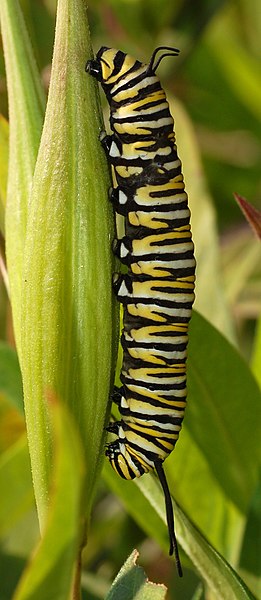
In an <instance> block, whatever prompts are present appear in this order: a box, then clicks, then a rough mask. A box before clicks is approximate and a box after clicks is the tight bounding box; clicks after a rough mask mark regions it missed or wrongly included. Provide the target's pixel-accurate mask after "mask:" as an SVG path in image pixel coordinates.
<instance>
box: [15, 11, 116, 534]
mask: <svg viewBox="0 0 261 600" xmlns="http://www.w3.org/2000/svg"><path fill="white" fill-rule="evenodd" d="M91 55H92V53H91V48H90V36H89V31H88V27H87V20H86V6H85V3H84V2H82V0H73V1H72V2H70V3H68V2H67V0H60V2H58V9H57V23H56V35H55V46H54V56H53V64H52V75H51V82H50V89H49V95H48V104H47V110H46V117H45V122H44V129H43V134H42V139H41V144H40V149H39V153H38V158H37V164H36V168H35V175H34V181H33V189H32V196H31V209H30V215H29V218H28V226H27V237H26V244H25V250H24V265H25V269H24V286H23V306H22V315H23V319H22V320H23V327H22V346H23V383H24V397H25V410H26V418H27V428H28V439H29V449H30V455H31V461H32V472H33V480H34V488H35V494H36V501H37V506H38V513H39V518H40V522H41V526H42V525H43V522H44V515H45V512H46V508H47V498H48V487H49V474H50V468H51V452H52V450H51V448H52V440H51V438H50V434H49V414H48V412H49V411H48V407H47V405H46V402H45V397H46V394H47V393H48V391H49V390H52V391H54V392H55V394H56V395H57V396H58V397H60V398H62V399H63V401H64V402H65V403H66V404H68V406H69V407H70V410H71V411H72V413H73V415H74V417H75V420H76V422H77V423H78V424H79V427H80V430H81V436H82V441H83V445H84V450H85V457H86V462H87V466H88V473H87V478H86V481H85V492H86V515H87V517H88V515H89V511H90V506H91V502H92V497H93V491H94V485H95V482H96V479H97V476H98V474H99V472H100V468H101V461H102V458H103V445H104V434H105V420H106V413H107V410H108V398H109V388H110V384H111V372H112V370H113V365H114V356H113V352H112V350H113V349H114V346H115V343H114V335H115V333H114V331H113V325H112V322H113V324H114V322H115V319H113V321H112V315H113V316H114V309H115V306H116V302H115V299H114V297H113V292H112V286H111V277H112V271H113V260H114V259H113V255H112V252H111V240H112V237H113V235H114V224H113V215H112V208H111V206H110V205H109V202H108V188H109V185H110V178H109V174H108V166H107V161H106V158H105V153H104V151H103V149H102V148H101V144H100V141H99V131H100V129H101V128H102V122H101V115H100V109H99V100H98V87H97V83H96V82H95V81H94V80H93V78H92V77H91V76H89V75H87V74H86V73H85V63H86V60H87V59H88V58H90V57H91ZM115 350H116V349H115Z"/></svg>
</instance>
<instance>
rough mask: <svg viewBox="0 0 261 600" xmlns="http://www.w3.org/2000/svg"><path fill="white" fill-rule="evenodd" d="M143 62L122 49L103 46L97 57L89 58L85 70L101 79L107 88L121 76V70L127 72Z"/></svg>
mask: <svg viewBox="0 0 261 600" xmlns="http://www.w3.org/2000/svg"><path fill="white" fill-rule="evenodd" d="M141 64H142V63H140V62H139V61H137V60H136V59H135V58H133V57H132V56H130V55H129V54H125V52H122V51H121V50H115V49H114V48H107V47H106V46H102V48H100V50H99V52H98V53H97V55H96V58H95V59H93V60H88V62H87V64H86V67H85V70H86V72H87V73H90V75H92V76H93V77H95V78H96V79H97V80H98V81H100V83H101V84H102V86H103V87H104V89H105V90H106V89H110V88H111V87H113V85H114V83H115V81H116V80H117V79H118V77H119V73H120V71H122V73H125V72H127V71H129V70H130V69H131V68H132V67H134V65H135V66H136V67H137V66H139V65H141Z"/></svg>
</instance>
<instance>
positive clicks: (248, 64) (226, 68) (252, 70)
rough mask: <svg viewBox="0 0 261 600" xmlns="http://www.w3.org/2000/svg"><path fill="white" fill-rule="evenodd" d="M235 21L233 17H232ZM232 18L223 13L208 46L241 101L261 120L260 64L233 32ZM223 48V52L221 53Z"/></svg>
mask: <svg viewBox="0 0 261 600" xmlns="http://www.w3.org/2000/svg"><path fill="white" fill-rule="evenodd" d="M232 19H233V17H232ZM231 23H232V20H231V15H230V14H229V12H227V13H223V15H222V17H221V18H220V19H217V20H216V21H215V23H214V27H211V29H209V32H208V45H209V47H210V49H211V51H212V52H213V54H214V55H215V59H216V61H217V62H218V63H219V65H220V67H221V68H222V71H223V74H224V76H225V77H226V79H227V82H228V84H229V86H230V87H231V89H232V90H233V91H234V93H235V94H236V95H237V97H238V99H239V100H240V101H241V102H242V103H243V104H244V105H245V106H246V107H247V109H248V110H249V111H250V112H251V113H252V114H253V115H254V117H256V118H257V119H258V120H259V121H260V119H261V75H260V68H259V67H260V65H259V61H258V60H257V59H255V57H254V56H253V55H251V54H250V53H249V52H247V50H246V48H245V46H244V44H243V43H242V36H240V35H238V34H237V30H236V28H234V29H232V28H231ZM221 48H222V51H220V49H221Z"/></svg>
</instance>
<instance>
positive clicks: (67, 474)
mask: <svg viewBox="0 0 261 600" xmlns="http://www.w3.org/2000/svg"><path fill="white" fill-rule="evenodd" d="M50 402H51V413H52V418H53V419H52V427H53V435H54V462H53V471H52V478H51V480H52V483H51V487H50V503H49V509H48V515H47V520H46V526H45V528H44V531H43V537H42V540H41V541H40V543H39V545H38V547H37V549H36V551H35V552H34V555H33V558H32V560H31V562H30V563H29V565H28V567H27V569H26V570H25V572H24V574H23V576H22V579H21V581H20V583H19V585H18V588H17V590H16V593H15V595H14V600H29V599H30V600H49V599H50V598H55V600H66V599H67V598H68V600H69V599H70V598H71V597H72V595H71V594H72V588H73V582H74V576H75V565H76V561H77V557H78V552H79V548H80V545H81V542H82V539H81V536H82V531H81V529H82V522H81V519H82V500H83V497H82V490H83V476H84V466H83V464H84V462H83V461H84V459H83V450H82V446H81V443H80V439H79V435H78V431H77V430H76V428H75V426H74V425H73V422H72V418H71V416H69V414H68V412H67V410H65V408H64V407H63V406H62V404H58V402H57V401H56V400H55V398H50ZM76 591H77V587H76V588H74V592H75V593H76ZM75 597H77V596H75Z"/></svg>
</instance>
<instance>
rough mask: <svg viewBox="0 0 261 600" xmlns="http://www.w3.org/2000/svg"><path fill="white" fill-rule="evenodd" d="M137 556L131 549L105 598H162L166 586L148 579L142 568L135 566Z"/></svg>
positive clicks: (118, 599) (161, 599)
mask: <svg viewBox="0 0 261 600" xmlns="http://www.w3.org/2000/svg"><path fill="white" fill-rule="evenodd" d="M138 556H139V553H138V551H137V550H133V552H132V553H131V555H130V556H129V558H127V560H126V562H125V563H124V565H123V567H122V568H121V570H120V571H119V573H118V575H117V577H116V578H115V580H114V582H113V584H112V587H111V589H110V591H109V593H108V594H107V596H106V599H105V600H164V599H165V598H166V592H167V590H166V588H165V586H164V585H162V584H156V583H152V582H151V581H148V579H147V577H146V575H145V573H144V571H143V569H142V568H141V567H139V566H137V564H136V561H137V558H138Z"/></svg>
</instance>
